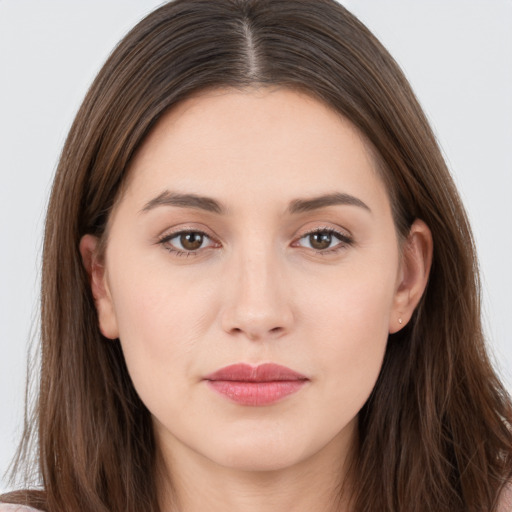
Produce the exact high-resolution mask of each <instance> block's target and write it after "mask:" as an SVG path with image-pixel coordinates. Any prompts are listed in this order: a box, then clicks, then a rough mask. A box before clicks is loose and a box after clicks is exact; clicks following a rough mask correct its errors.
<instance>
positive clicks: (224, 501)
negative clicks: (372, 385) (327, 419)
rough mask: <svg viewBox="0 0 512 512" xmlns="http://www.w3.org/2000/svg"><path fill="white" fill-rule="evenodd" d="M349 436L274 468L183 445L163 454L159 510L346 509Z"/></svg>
mask: <svg viewBox="0 0 512 512" xmlns="http://www.w3.org/2000/svg"><path fill="white" fill-rule="evenodd" d="M350 438H351V439H350V441H353V439H354V438H353V436H350ZM348 439H349V438H347V437H346V436H337V437H335V438H334V439H333V440H332V441H331V442H330V443H329V444H328V445H326V446H325V447H323V448H322V449H321V450H320V451H318V452H316V453H315V454H314V455H313V456H311V457H309V458H307V459H304V460H299V461H297V462H296V463H295V464H293V465H291V466H287V467H283V468H280V469H274V470H272V471H261V470H260V471H251V470H247V469H244V470H240V469H238V468H231V467H225V466H220V465H218V464H216V463H215V462H214V461H211V460H209V459H206V458H205V457H203V456H202V455H200V454H198V453H197V452H193V451H191V450H190V451H189V450H188V449H187V448H186V447H183V446H182V447H181V449H180V450H178V452H177V453H176V450H175V451H174V452H173V453H172V457H168V456H165V455H164V459H165V470H164V471H163V472H162V475H163V476H162V479H161V485H160V486H159V487H160V488H159V495H160V497H161V499H160V502H161V504H162V505H161V510H162V511H163V512H204V511H205V510H208V511H209V512H225V511H226V510H236V511H237V512H275V511H276V510H286V511H287V512H311V510H315V511H316V512H347V511H348V510H349V508H348V501H349V500H348V496H349V495H350V492H349V490H350V487H351V486H350V483H349V478H348V476H347V474H348V472H347V468H348V466H349V460H350V459H351V457H350V455H349V453H350V450H349V447H350V446H351V445H352V443H350V444H349V443H347V441H348ZM173 448H176V446H174V447H173ZM343 454H344V455H343Z"/></svg>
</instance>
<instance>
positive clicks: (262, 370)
mask: <svg viewBox="0 0 512 512" xmlns="http://www.w3.org/2000/svg"><path fill="white" fill-rule="evenodd" d="M205 380H229V381H239V382H273V381H284V380H307V377H306V376H305V375H301V374H300V373H297V372H295V371H293V370H291V369H290V368H287V367H286V366H281V365H279V364H274V363H265V364H261V365H259V366H256V367H254V366H250V365H248V364H233V365H231V366H226V367H225V368H221V369H220V370H217V371H216V372H214V373H212V374H210V375H208V376H206V377H205Z"/></svg>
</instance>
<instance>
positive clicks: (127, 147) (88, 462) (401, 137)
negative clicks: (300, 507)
mask: <svg viewBox="0 0 512 512" xmlns="http://www.w3.org/2000/svg"><path fill="white" fill-rule="evenodd" d="M254 85H256V86H265V85H278V86H282V87H289V88H296V89H300V90H302V91H305V92H307V93H309V94H311V95H313V96H314V97H316V98H317V99H319V100H320V101H322V102H324V103H326V104H327V105H329V106H330V107H331V108H332V109H334V110H336V111H337V112H339V113H341V114H342V115H343V116H345V117H346V118H348V119H349V120H350V121H351V122H352V123H353V124H354V125H355V126H357V127H358V128H359V130H360V131H361V132H362V134H364V136H365V137H366V138H367V139H368V141H370V143H371V145H372V146H373V149H374V151H375V153H376V154H377V156H378V159H379V161H380V171H381V173H382V176H383V179H384V180H385V183H386V185H387V187H388V191H389V195H390V198H391V202H392V206H393V212H394V220H395V224H396V229H397V232H398V233H399V234H400V235H401V236H403V237H405V236H407V233H408V229H409V227H410V225H411V223H412V221H413V220H414V219H416V218H420V219H422V220H423V221H425V222H426V223H427V225H428V226H429V227H430V229H431V231H432V234H433V240H434V257H433V266H432V269H431V275H430V280H429V283H428V286H427V289H426V292H425V294H424V296H423V298H422V300H421V302H420V304H419V306H418V308H417V310H416V312H415V314H414V316H413V318H412V320H411V322H410V323H409V324H408V326H407V327H406V328H404V329H403V330H402V331H400V332H399V333H397V334H394V335H391V336H390V337H389V340H388V346H387V352H386V355H385V359H384V363H383V367H382V371H381V374H380V376H379V379H378V382H377V384H376V386H375V389H374V391H373V393H372V395H371V397H370V398H369V400H368V401H367V403H366V404H365V406H364V407H363V409H362V410H361V412H360V415H359V436H358V437H359V441H358V445H357V450H356V451H357V454H356V457H355V462H354V465H353V467H352V471H353V475H354V478H353V479H352V481H353V482H354V485H355V487H354V489H353V509H354V511H357V512H363V511H364V512H375V511H379V512H380V511H382V512H385V511H389V512H391V511H403V512H411V511H415V512H422V511H425V512H427V511H429V512H430V511H432V510H435V511H436V512H462V511H464V512H467V511H475V512H476V511H478V512H484V511H488V512H490V511H495V510H496V507H497V500H498V496H499V493H500V491H501V490H502V488H503V485H504V484H505V482H506V481H508V480H509V479H510V478H511V476H512V457H511V453H512V434H511V429H510V425H511V423H512V412H511V410H512V409H511V404H510V399H509V397H508V395H507V393H506V392H505V391H504V389H503V387H502V385H501V384H500V382H499V380H498V379H497V377H496V376H495V373H494V371H493V369H492V367H491V364H490V362H489V359H488V356H487V353H486V348H485V344H484V339H483V336H482V329H481V323H480V289H479V281H478V268H477V263H476V256H475V250H474V245H473V239H472V235H471V231H470V228H469V225H468V221H467V217H466V214H465V212H464V209H463V206H462V204H461V201H460V199H459V196H458V194H457V191H456V189H455V186H454V184H453V181H452V179H451V177H450V175H449V172H448V170H447V168H446V165H445V162H444V161H443V158H442V155H441V153H440V150H439V148H438V146H437V144H436V141H435V138H434V136H433V134H432V131H431V129H430V127H429V125H428V122H427V120H426V118H425V115H424V114H423V112H422V110H421V108H420V106H419V104H418V102H417V100H416V98H415V96H414V94H413V92H412V91H411V88H410V86H409V84H408V82H407V80H406V79H405V78H404V76H403V74H402V72H401V71H400V69H399V68H398V66H397V64H396V63H395V62H394V60H393V59H392V57H391V56H390V55H389V54H388V53H387V51H386V50H385V49H384V48H383V47H382V46H381V44H380V43H379V42H378V41H377V40H376V39H375V37H374V36H373V35H372V34H371V33H370V32H369V31H368V30H367V29H366V27H364V26H363V25H362V24H361V23H360V22H359V21H358V20H357V19H356V18H355V17H354V16H352V15H351V14H350V13H349V12H348V11H347V10H346V9H344V8H343V7H342V6H341V5H339V4H338V3H336V2H335V1H334V0H215V1H211V0H176V1H174V2H170V3H168V4H166V5H164V6H162V7H161V8H159V9H157V10H156V11H154V12H153V13H152V14H150V15H149V16H148V17H146V18H145V19H144V20H143V21H141V22H140V23H139V24H138V25H137V26H136V27H135V28H134V29H133V30H132V31H131V32H130V33H129V34H128V35H127V36H126V37H125V38H124V39H123V40H122V41H121V43H120V44H119V45H118V46H117V47H116V49H115V50H114V52H113V53H112V55H111V56H110V58H109V59H108V61H107V62H106V64H105V65H104V67H103V68H102V70H101V71H100V73H99V74H98V76H97V78H96V80H95V81H94V83H93V84H92V86H91V88H90V90H89V92H88V94H87V96H86V98H85V100H84V102H83V104H82V106H81V108H80V110H79V112H78V114H77V116H76V119H75V122H74V124H73V126H72V128H71V131H70V133H69V136H68V138H67V141H66V143H65V146H64V149H63V152H62V156H61V159H60V164H59V167H58V170H57V174H56V177H55V181H54V185H53V190H52V195H51V200H50V204H49V208H48V213H47V221H46V231H45V240H44V255H43V279H42V333H41V336H42V367H41V376H40V392H39V398H38V402H37V408H36V415H35V416H36V417H37V422H38V423H37V427H36V429H35V430H34V431H32V432H31V425H30V422H29V423H28V424H27V427H26V432H25V436H24V441H23V445H22V451H21V452H20V453H21V454H22V455H21V456H20V459H19V461H18V462H19V463H20V464H19V466H20V468H21V462H23V458H24V457H23V453H24V451H23V447H26V446H28V443H29V439H31V435H32V437H33V436H38V446H39V453H38V464H39V472H40V478H41V485H42V490H41V491H39V492H37V491H24V492H20V491H19V492H17V493H11V494H10V495H5V496H4V497H3V499H4V501H11V502H15V501H17V502H19V503H21V502H23V503H28V504H31V505H33V506H37V507H40V508H42V509H44V510H47V511H48V512H62V511H66V512H79V511H80V512H102V511H104V512H107V511H110V512H139V511H140V510H147V511H154V512H157V511H158V510H159V507H158V503H157V492H156V481H157V474H156V471H157V469H156V468H157V465H156V459H157V456H158V453H157V449H156V446H155V440H154V437H153V433H152V428H151V418H150V415H149V413H148V411H147V409H146V408H145V406H144V404H143V403H142V402H141V400H140V399H139V397H138V396H137V393H136V392H135V390H134V388H133V385H132V383H131V380H130V377H129V375H128V372H127V369H126V366H125V363H124V359H123V355H122V352H121V350H120V346H119V344H118V343H116V342H112V341H110V340H106V339H105V338H103V337H102V335H101V333H100V331H99V329H98V321H97V316H96V310H95V306H94V301H93V298H92V295H91V291H90V287H89V283H88V277H87V274H86V272H85V270H84V267H83V264H82V261H81V257H80V253H79V250H78V246H79V241H80V239H81V237H82V236H83V235H84V234H86V233H91V234H94V235H96V236H98V237H100V238H101V237H102V236H103V235H104V233H105V228H106V223H107V220H108V217H109V212H110V211H111V209H112V206H113V204H114V202H115V201H116V198H117V196H118V194H119V190H120V186H121V184H122V183H123V181H124V179H125V177H126V170H127V168H128V165H129V163H130V161H131V159H132V157H133V155H134V153H135V152H136V151H137V148H138V147H139V146H140V144H141V143H142V141H143V140H144V138H145V137H146V136H147V135H148V133H149V131H150V130H151V128H152V127H153V126H154V125H155V123H156V121H157V120H158V119H159V118H160V117H161V116H162V114H163V113H164V112H166V111H168V109H170V108H171V107H172V106H173V105H176V104H177V103H178V102H180V101H182V100H183V99H185V98H187V97H190V95H192V94H193V93H195V92H197V91H200V90H204V89H207V88H216V87H233V88H237V89H244V88H247V87H251V86H254ZM25 452H26V450H25Z"/></svg>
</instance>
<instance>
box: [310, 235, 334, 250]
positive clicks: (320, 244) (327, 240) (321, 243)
mask: <svg viewBox="0 0 512 512" xmlns="http://www.w3.org/2000/svg"><path fill="white" fill-rule="evenodd" d="M331 242H332V234H331V233H329V232H327V231H319V232H317V233H311V234H310V235H309V243H310V244H311V247H312V248H313V249H317V250H319V251H321V250H323V249H327V248H328V247H329V246H330V245H331Z"/></svg>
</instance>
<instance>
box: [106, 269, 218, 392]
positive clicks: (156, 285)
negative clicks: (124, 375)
mask: <svg viewBox="0 0 512 512" xmlns="http://www.w3.org/2000/svg"><path fill="white" fill-rule="evenodd" d="M139 267H140V266H136V265H130V264H129V262H125V264H124V265H123V266H120V267H117V268H116V275H115V276H113V279H112V281H113V282H112V285H113V286H112V288H113V290H115V295H114V304H115V313H116V317H117V321H118V326H119V338H120V342H121V345H122V349H123V354H124V357H125V360H126V364H127V366H128V370H129V373H130V376H131V378H132V380H133V382H134V385H135V387H136V389H137V391H138V393H139V394H140V395H141V398H143V399H144V398H145V397H146V396H147V397H151V396H152V397H157V396H160V395H162V393H161V387H162V383H163V382H165V383H167V384H169V385H170V386H169V389H176V390H177V389H178V387H179V386H182V385H184V384H185V382H184V379H183V376H184V375H185V376H187V377H190V378H193V376H194V375H195V373H194V368H193V364H194V362H195V361H197V358H196V357H195V355H197V354H198V353H201V355H204V354H203V353H204V351H208V350H209V349H208V347H203V345H204V344H202V340H204V333H205V331H206V330H207V329H208V326H209V325H210V324H211V317H212V315H213V309H212V307H211V306H212V300H211V298H210V297H209V295H208V293H207V290H205V287H204V286H202V287H201V286H199V282H200V280H197V281H192V282H191V281H190V279H188V278H181V279H180V278H179V275H178V274H176V273H174V274H172V275H169V272H163V271H162V269H161V268H156V267H151V266H150V265H146V266H145V267H144V269H140V268H139ZM126 275H130V279H129V280H127V279H125V277H123V276H126Z"/></svg>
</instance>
